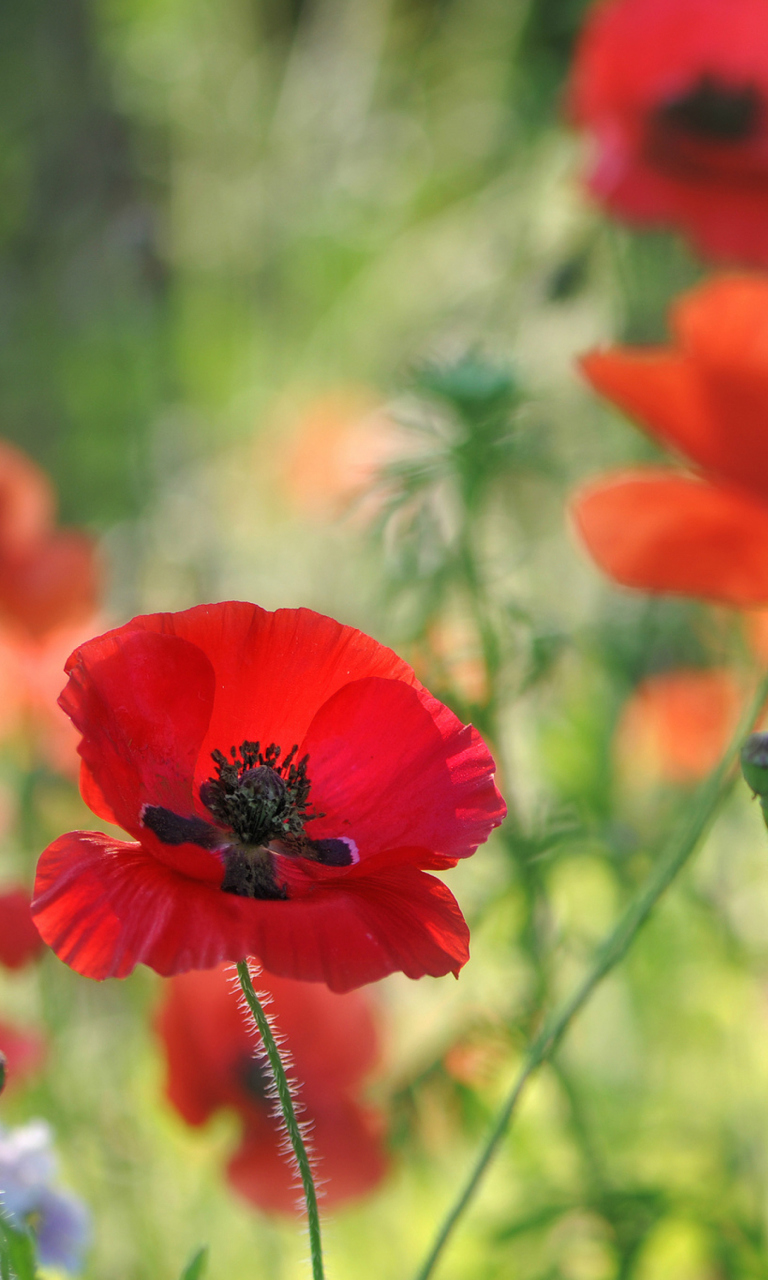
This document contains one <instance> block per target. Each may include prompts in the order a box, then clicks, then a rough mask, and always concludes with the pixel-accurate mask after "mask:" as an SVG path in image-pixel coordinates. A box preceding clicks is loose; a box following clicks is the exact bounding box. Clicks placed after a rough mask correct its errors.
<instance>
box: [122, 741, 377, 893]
mask: <svg viewBox="0 0 768 1280" xmlns="http://www.w3.org/2000/svg"><path fill="white" fill-rule="evenodd" d="M297 753H298V746H294V747H292V748H291V750H290V751H289V752H288V754H287V756H286V757H285V759H284V760H282V761H281V760H280V756H281V749H280V747H278V746H276V744H275V743H271V744H270V745H269V746H268V747H267V748H266V750H265V751H263V752H262V751H261V749H260V746H259V743H258V742H248V741H246V742H243V743H242V744H241V746H240V748H239V749H238V748H236V747H231V748H230V757H231V759H227V757H226V756H225V755H224V753H223V752H222V751H213V752H212V753H211V755H212V759H213V762H214V765H215V772H216V776H215V777H211V778H208V779H207V780H206V781H205V782H204V783H202V785H201V787H200V799H201V800H202V802H203V804H204V805H205V807H206V809H207V810H208V811H209V813H210V814H211V816H212V817H213V818H214V819H215V825H214V823H210V822H206V820H205V819H204V818H198V817H185V816H184V815H182V814H178V813H174V812H173V810H172V809H165V808H163V807H162V806H160V805H144V808H143V810H142V816H141V821H142V824H143V825H144V826H145V827H147V828H149V830H150V831H153V832H154V834H155V835H156V836H157V837H158V838H159V839H160V840H161V841H162V842H163V844H168V845H181V844H187V843H189V844H196V845H199V846H201V847H202V848H203V849H215V850H216V852H217V853H218V854H219V855H220V856H221V858H222V859H223V861H224V878H223V880H222V882H221V888H222V890H223V891H224V892H225V893H234V894H236V895H237V896H238V897H242V898H261V899H286V898H287V897H288V889H287V886H286V885H285V884H281V883H280V882H279V880H278V877H277V874H276V867H277V862H276V858H277V856H278V855H279V856H281V857H284V858H286V857H287V858H307V859H309V860H310V861H312V862H321V863H323V864H324V865H325V866H330V867H348V866H350V865H351V864H352V863H353V862H355V861H356V858H357V852H356V848H355V845H354V842H353V841H351V840H348V839H346V838H340V839H333V838H331V839H326V840H312V839H310V837H309V836H307V835H306V834H305V831H304V824H305V823H306V822H308V821H310V820H311V819H313V818H314V819H317V818H322V817H324V816H325V815H324V814H322V813H317V812H315V810H314V809H313V808H312V806H311V805H310V802H309V792H310V785H311V784H310V781H309V778H308V777H307V766H308V764H309V756H304V757H303V758H302V759H301V760H299V761H297V760H296V755H297ZM222 828H223V830H222Z"/></svg>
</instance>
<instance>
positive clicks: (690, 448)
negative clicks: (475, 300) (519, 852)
mask: <svg viewBox="0 0 768 1280" xmlns="http://www.w3.org/2000/svg"><path fill="white" fill-rule="evenodd" d="M766 14H767V15H768V7H767V8H766ZM672 328H673V333H674V335H675V338H676V344H675V345H674V346H671V347H650V348H632V347H617V348H615V349H613V350H608V351H597V352H593V353H592V354H590V355H588V356H586V357H585V358H584V359H583V360H582V362H581V363H582V368H583V370H584V372H585V374H586V376H587V377H588V379H589V381H590V382H591V383H592V385H593V386H594V387H595V389H596V390H597V391H599V392H600V393H601V394H602V395H604V396H607V397H608V399H610V400H612V401H613V402H614V404H617V405H618V406H619V407H620V408H621V409H623V410H624V411H625V412H626V413H628V414H629V415H630V416H631V417H633V418H635V419H637V420H638V421H639V422H640V424H641V425H642V426H643V427H644V428H645V430H646V431H648V433H649V434H650V435H652V436H654V437H655V438H656V439H657V440H658V441H660V442H661V443H662V444H664V445H667V446H668V447H670V448H672V449H674V450H676V451H677V452H678V453H679V454H681V455H682V456H683V458H685V459H687V461H688V462H689V463H690V465H691V467H692V468H693V470H694V472H695V473H696V474H693V475H692V474H688V475H686V474H684V473H682V472H681V471H679V470H672V469H670V468H662V467H642V468H639V467H638V468H634V469H633V470H631V471H623V472H619V473H616V474H613V475H608V476H602V477H600V479H599V480H597V481H594V482H592V483H590V484H588V485H586V486H585V487H584V488H583V489H582V490H581V491H580V492H579V493H578V494H577V495H576V498H575V500H574V503H573V514H574V517H575V521H576V525H577V528H578V530H579V532H580V533H581V536H582V538H583V539H584V542H585V543H586V545H587V547H588V548H589V550H590V552H591V554H592V555H593V557H594V558H595V560H596V561H597V563H598V564H599V565H600V567H601V568H602V569H603V570H605V572H606V573H608V574H609V575H610V576H611V577H612V578H614V579H615V580H616V581H617V582H621V583H623V584H624V585H625V586H629V587H639V588H641V589H642V590H645V591H658V592H675V593H677V594H680V595H689V596H697V597H700V598H702V599H708V600H716V601H720V602H721V603H725V604H729V605H735V606H737V607H749V606H754V605H760V604H765V603H766V602H768V556H766V554H765V548H766V546H767V545H768V432H767V431H766V423H767V422H768V281H766V280H762V279H758V278H757V277H755V278H751V277H732V278H730V277H724V278H722V279H718V280H714V281H712V282H710V283H708V284H705V285H703V286H702V287H701V288H699V289H696V290H694V291H693V292H691V293H689V294H687V295H684V296H683V297H682V298H680V299H679V300H678V301H677V303H676V304H675V306H674V308H673V310H672Z"/></svg>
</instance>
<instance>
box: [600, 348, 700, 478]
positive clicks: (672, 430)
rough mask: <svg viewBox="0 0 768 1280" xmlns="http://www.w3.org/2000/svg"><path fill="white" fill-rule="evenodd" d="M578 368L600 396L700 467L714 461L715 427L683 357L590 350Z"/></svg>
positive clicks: (695, 373)
mask: <svg viewBox="0 0 768 1280" xmlns="http://www.w3.org/2000/svg"><path fill="white" fill-rule="evenodd" d="M579 363H580V365H581V368H582V369H583V371H584V373H585V374H586V376H587V378H588V379H589V381H590V383H591V384H592V386H593V387H594V388H595V390H596V391H599V393H600V395H602V396H605V397H606V399H608V400H611V401H612V402H613V404H615V405H618V407H619V408H620V409H622V410H623V411H624V413H626V414H627V416H628V417H630V418H634V419H636V420H637V421H638V422H639V423H641V425H642V426H644V427H647V428H648V430H649V431H650V434H651V435H653V436H655V437H656V439H658V440H661V441H662V443H663V444H666V445H669V446H671V447H672V448H674V449H678V450H679V451H680V452H681V453H682V454H684V455H685V456H686V457H688V458H691V459H692V460H693V461H694V462H697V463H698V464H699V465H700V466H701V467H704V468H706V467H710V466H716V464H717V462H718V461H719V458H720V446H719V441H718V439H717V423H716V422H715V421H713V417H712V410H711V407H710V405H709V403H708V400H707V396H706V393H705V390H704V388H703V385H702V380H701V372H700V370H699V369H698V367H697V365H696V363H695V361H693V360H692V359H690V357H689V356H687V355H684V354H682V353H678V352H675V351H668V350H665V349H664V348H663V347H653V348H649V349H646V350H643V349H633V348H632V347H617V348H613V349H611V350H609V351H592V352H590V353H589V354H588V355H586V356H583V357H582V359H581V360H580V362H579Z"/></svg>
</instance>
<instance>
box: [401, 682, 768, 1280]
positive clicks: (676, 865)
mask: <svg viewBox="0 0 768 1280" xmlns="http://www.w3.org/2000/svg"><path fill="white" fill-rule="evenodd" d="M766 698H768V675H766V676H763V678H762V680H761V681H760V683H759V685H758V687H757V690H756V692H755V695H754V697H753V698H752V700H751V702H750V704H749V706H748V707H747V709H746V710H745V712H744V715H743V716H742V718H741V722H740V724H739V727H738V729H737V731H736V735H735V737H734V739H733V741H732V742H731V744H730V746H729V747H728V750H727V751H726V753H725V755H724V756H723V759H722V760H721V762H720V764H719V765H718V767H717V768H716V769H715V771H714V773H712V774H711V775H710V777H709V778H708V779H707V781H706V782H705V783H704V784H703V786H702V787H701V788H700V789H699V791H698V792H697V795H696V797H695V800H694V803H693V805H692V807H691V811H690V813H689V815H688V818H687V820H686V821H685V822H684V823H683V825H682V827H681V829H680V830H679V831H678V832H677V833H676V834H675V836H674V837H673V838H672V839H671V841H670V843H669V845H668V846H667V848H666V849H665V851H664V852H663V853H662V855H661V857H660V858H659V860H658V862H657V863H656V865H655V867H654V869H653V871H652V872H651V874H650V876H649V877H648V880H647V881H646V883H645V885H644V887H643V888H642V889H641V890H640V892H639V893H638V894H637V896H636V897H635V898H634V899H633V900H632V902H630V904H629V906H628V907H627V909H626V911H625V912H624V914H623V915H622V917H621V918H620V920H619V921H618V923H617V924H616V926H615V927H614V929H613V930H612V932H611V933H610V934H609V935H608V937H607V938H606V940H605V941H604V942H603V944H602V946H600V947H599V948H598V950H597V953H596V955H595V959H594V963H593V965H592V968H591V969H590V970H589V971H588V973H587V974H586V975H585V977H584V978H583V979H582V981H581V983H580V984H579V985H578V986H577V988H576V990H575V991H574V992H573V994H572V995H571V996H570V997H569V999H568V1000H566V1001H565V1003H564V1004H563V1005H561V1007H560V1009H559V1010H556V1011H555V1013H554V1014H553V1015H552V1016H551V1017H550V1018H549V1019H547V1021H546V1022H545V1024H544V1026H543V1028H542V1030H541V1031H540V1032H539V1034H538V1036H536V1038H535V1040H534V1041H533V1043H532V1044H531V1047H530V1049H529V1050H528V1053H527V1054H526V1056H525V1060H524V1062H523V1065H522V1068H521V1070H520V1074H519V1075H518V1077H517V1080H516V1081H515V1084H514V1086H513V1088H512V1091H511V1093H510V1095H509V1097H508V1098H507V1101H506V1102H505V1103H504V1106H503V1107H502V1109H501V1111H500V1113H499V1115H498V1117H497V1120H496V1123H495V1124H494V1126H493V1129H492V1130H491V1133H490V1135H489V1137H488V1140H487V1142H486V1144H485V1147H484V1148H483V1151H482V1153H481V1155H480V1157H479V1159H478V1161H477V1163H476V1164H475V1167H474V1169H473V1170H472V1172H471V1174H470V1176H469V1178H468V1179H467V1182H466V1184H465V1186H464V1188H463V1189H462V1191H461V1192H460V1194H459V1196H458V1197H457V1199H456V1202H455V1204H454V1205H453V1207H452V1208H451V1210H450V1212H449V1213H448V1216H447V1217H446V1219H445V1221H444V1223H443V1225H442V1227H441V1228H440V1231H439V1232H438V1235H437V1238H436V1240H435V1242H434V1244H433V1246H432V1248H431V1250H430V1252H429V1254H428V1256H427V1258H426V1260H425V1262H424V1264H423V1265H422V1267H421V1269H420V1270H419V1272H418V1273H417V1277H416V1280H428V1278H429V1277H430V1276H431V1275H432V1273H433V1271H434V1269H435V1266H436V1265H437V1262H438V1260H439V1258H440V1256H441V1254H442V1252H443V1250H444V1248H445V1246H446V1244H447V1243H448V1240H449V1239H450V1237H451V1236H452V1234H453V1231H454V1229H455V1227H456V1225H457V1223H458V1221H459V1219H460V1218H461V1216H462V1214H463V1213H464V1210H465V1209H466V1207H467V1205H468V1204H469V1202H470V1201H471V1200H472V1198H473V1196H474V1194H475V1192H476V1191H477V1188H478V1187H479V1185H480V1183H481V1182H482V1179H483V1177H484V1175H485V1172H486V1170H487V1168H488V1166H489V1165H490V1163H491V1161H492V1159H493V1157H494V1155H495V1154H496V1150H497V1148H498V1146H499V1143H500V1142H501V1139H502V1138H503V1137H504V1135H505V1133H506V1132H507V1129H508V1127H509V1124H510V1121H511V1119H512V1117H513V1115H514V1113H515V1110H516V1108H517V1104H518V1102H519V1100H520V1097H521V1095H522V1094H523V1091H524V1090H525V1087H526V1085H527V1083H528V1080H529V1079H530V1077H531V1076H532V1075H533V1074H534V1072H535V1071H536V1070H537V1069H538V1067H540V1066H541V1064H542V1063H543V1062H546V1060H547V1059H548V1058H550V1057H551V1056H552V1054H553V1053H554V1051H555V1049H556V1048H557V1046H558V1044H559V1043H560V1041H561V1040H562V1038H563V1036H564V1034H565V1032H566V1031H567V1030H568V1028H569V1026H570V1024H571V1022H572V1021H573V1019H574V1018H575V1017H576V1014H577V1013H579V1011H580V1010H581V1009H582V1007H583V1006H584V1005H585V1004H586V1003H587V1001H588V1000H589V998H590V996H591V995H592V992H593V991H594V990H595V988H596V987H597V986H598V985H599V984H600V983H601V982H602V980H603V978H604V977H605V976H606V975H607V974H609V973H610V972H611V970H612V969H614V968H615V967H616V965H617V964H619V962H620V961H621V960H623V958H624V956H625V955H626V954H627V951H628V950H629V948H630V946H631V945H632V943H633V942H634V940H635V937H636V935H637V933H638V932H639V930H640V929H641V928H642V926H643V925H644V924H645V922H646V920H647V919H648V917H649V916H650V915H651V912H652V911H653V909H654V907H655V906H656V904H657V902H658V901H659V899H660V898H661V896H662V894H663V893H664V891H665V890H666V889H667V888H668V887H669V885H670V884H671V883H672V881H673V880H674V879H675V877H676V876H677V874H678V872H680V871H681V870H682V868H683V867H684V866H685V864H686V862H687V861H688V859H689V858H690V856H691V854H692V853H693V852H694V850H695V848H696V846H697V845H698V843H699V840H700V839H701V836H702V835H703V834H704V831H705V830H706V828H707V827H708V825H709V823H710V822H711V821H712V819H713V817H714V816H715V814H716V813H717V810H718V809H719V808H720V805H721V804H722V802H723V800H724V799H725V797H726V795H727V794H728V793H729V791H730V790H731V788H732V786H733V784H734V782H735V780H736V776H737V775H736V774H735V773H734V772H732V765H733V763H734V761H735V759H736V757H737V755H738V752H739V747H740V745H741V742H742V739H743V738H744V736H745V735H746V734H747V733H749V732H750V730H751V729H752V727H753V725H754V723H755V721H756V719H757V717H758V715H759V713H760V710H761V709H762V707H763V704H764V703H765V700H766Z"/></svg>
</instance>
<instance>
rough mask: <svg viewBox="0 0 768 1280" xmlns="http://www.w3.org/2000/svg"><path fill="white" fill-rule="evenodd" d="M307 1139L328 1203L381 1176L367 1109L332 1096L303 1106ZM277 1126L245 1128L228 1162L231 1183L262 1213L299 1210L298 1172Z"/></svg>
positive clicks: (367, 1187)
mask: <svg viewBox="0 0 768 1280" xmlns="http://www.w3.org/2000/svg"><path fill="white" fill-rule="evenodd" d="M304 1119H306V1120H307V1121H308V1122H309V1125H310V1130H309V1134H310V1137H309V1145H310V1150H311V1151H312V1152H313V1157H312V1164H313V1171H314V1174H315V1179H316V1182H317V1185H318V1188H319V1190H320V1195H321V1197H322V1199H321V1204H322V1205H324V1206H325V1207H327V1208H330V1206H331V1205H335V1204H340V1203H342V1202H343V1201H345V1200H351V1199H356V1198H357V1197H359V1196H362V1195H365V1193H366V1192H367V1191H371V1190H373V1188H374V1187H375V1186H376V1185H377V1184H378V1183H379V1182H380V1181H381V1179H382V1178H383V1176H384V1174H385V1172H386V1168H387V1161H386V1157H385V1155H384V1152H383V1149H382V1144H381V1135H380V1125H378V1124H377V1123H376V1118H375V1117H374V1116H373V1114H372V1113H370V1112H368V1111H366V1110H364V1109H363V1108H362V1107H360V1106H358V1105H357V1104H355V1103H354V1102H351V1101H348V1100H346V1099H343V1098H336V1099H334V1100H333V1104H332V1105H326V1106H324V1107H321V1108H320V1109H314V1108H312V1106H311V1105H308V1106H307V1110H306V1113H305V1116H304ZM280 1147H281V1144H280V1135H279V1132H278V1131H277V1130H276V1129H274V1130H272V1131H267V1132H265V1130H264V1129H263V1128H255V1129H252V1130H249V1129H246V1132H245V1135H244V1138H243V1142H242V1144H241V1146H240V1148H239V1150H238V1151H236V1152H235V1155H234V1156H233V1157H232V1159H231V1160H230V1162H229V1164H228V1166H227V1177H228V1179H229V1182H230V1184H231V1185H232V1186H233V1187H234V1189H235V1190H236V1191H237V1192H238V1193H239V1194H240V1195H241V1196H243V1197H244V1198H245V1199H246V1200H250V1202H251V1203H252V1204H255V1205H257V1206H258V1208H259V1209H262V1210H264V1212H265V1213H301V1212H302V1211H303V1197H302V1195H301V1183H300V1181H299V1180H298V1174H297V1172H295V1171H294V1169H293V1167H292V1165H291V1164H289V1163H287V1162H286V1158H285V1156H284V1155H283V1153H282V1151H281V1149H280Z"/></svg>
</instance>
